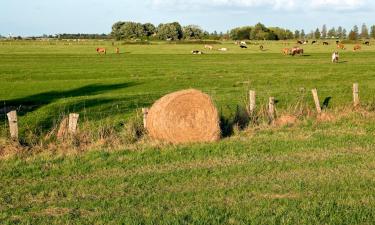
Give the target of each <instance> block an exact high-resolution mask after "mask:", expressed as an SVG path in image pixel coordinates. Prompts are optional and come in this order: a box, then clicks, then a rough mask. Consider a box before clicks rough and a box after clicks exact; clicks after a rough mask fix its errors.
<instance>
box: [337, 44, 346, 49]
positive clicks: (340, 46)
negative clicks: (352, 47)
mask: <svg viewBox="0 0 375 225" xmlns="http://www.w3.org/2000/svg"><path fill="white" fill-rule="evenodd" d="M337 48H338V49H342V50H345V45H344V44H341V43H339V44H338V45H337Z"/></svg>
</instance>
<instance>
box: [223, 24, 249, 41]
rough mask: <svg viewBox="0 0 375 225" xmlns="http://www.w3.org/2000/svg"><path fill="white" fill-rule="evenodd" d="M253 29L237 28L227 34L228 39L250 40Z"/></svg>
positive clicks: (246, 27) (247, 27)
mask: <svg viewBox="0 0 375 225" xmlns="http://www.w3.org/2000/svg"><path fill="white" fill-rule="evenodd" d="M252 28H253V27H250V26H245V27H237V28H234V29H232V30H231V31H230V32H229V36H230V38H232V39H233V40H250V33H251V30H252Z"/></svg>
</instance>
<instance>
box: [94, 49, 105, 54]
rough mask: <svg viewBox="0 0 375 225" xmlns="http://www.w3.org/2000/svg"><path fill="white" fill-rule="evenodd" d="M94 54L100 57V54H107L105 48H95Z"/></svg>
mask: <svg viewBox="0 0 375 225" xmlns="http://www.w3.org/2000/svg"><path fill="white" fill-rule="evenodd" d="M96 52H97V53H98V54H99V55H100V54H101V53H104V55H105V54H107V49H106V48H96Z"/></svg>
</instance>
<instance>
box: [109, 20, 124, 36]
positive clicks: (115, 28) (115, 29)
mask: <svg viewBox="0 0 375 225" xmlns="http://www.w3.org/2000/svg"><path fill="white" fill-rule="evenodd" d="M124 24H125V22H122V21H119V22H116V23H115V24H113V25H112V32H111V36H112V37H113V38H115V39H116V40H121V39H122V33H121V27H122V26H123V25H124Z"/></svg>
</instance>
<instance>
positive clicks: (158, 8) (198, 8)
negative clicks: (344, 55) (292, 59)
mask: <svg viewBox="0 0 375 225" xmlns="http://www.w3.org/2000/svg"><path fill="white" fill-rule="evenodd" d="M374 13H375V1H374V0H0V35H3V36H7V35H9V34H12V35H13V36H18V35H20V36H32V35H42V34H58V33H109V32H110V30H111V26H112V24H113V23H115V22H117V21H136V22H141V23H146V22H151V23H153V24H155V25H158V24H159V23H167V22H174V21H178V22H180V23H181V24H182V25H189V24H195V25H199V26H200V27H202V28H203V29H205V30H207V31H210V32H212V31H215V30H216V31H218V32H221V31H222V32H226V31H227V30H230V29H231V28H234V27H238V26H245V25H254V24H256V23H257V22H261V23H264V24H265V25H266V26H279V27H283V28H288V29H291V30H295V29H304V30H305V32H306V33H308V32H309V31H311V30H313V29H316V28H317V27H319V28H321V27H322V25H323V24H327V26H328V28H330V27H333V26H335V27H337V26H340V25H341V26H343V27H345V28H347V29H348V30H349V29H351V28H352V27H353V25H356V24H357V25H359V26H360V25H362V23H366V24H367V25H368V26H370V25H374V24H375V16H374Z"/></svg>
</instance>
